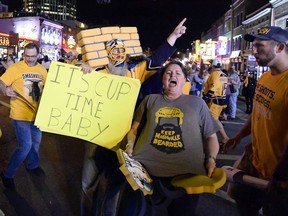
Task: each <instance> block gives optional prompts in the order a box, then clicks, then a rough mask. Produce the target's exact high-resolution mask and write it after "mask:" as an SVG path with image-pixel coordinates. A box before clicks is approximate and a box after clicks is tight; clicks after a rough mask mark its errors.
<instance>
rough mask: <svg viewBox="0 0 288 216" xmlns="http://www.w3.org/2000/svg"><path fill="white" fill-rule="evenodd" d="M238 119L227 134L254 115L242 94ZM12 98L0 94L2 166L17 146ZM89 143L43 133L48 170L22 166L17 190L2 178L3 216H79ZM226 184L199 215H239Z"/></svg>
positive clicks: (228, 157)
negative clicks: (37, 171) (11, 117)
mask: <svg viewBox="0 0 288 216" xmlns="http://www.w3.org/2000/svg"><path fill="white" fill-rule="evenodd" d="M237 106H238V108H237V119H235V120H228V121H225V122H223V125H224V128H225V130H226V132H227V134H228V136H233V135H234V134H236V133H237V132H238V131H239V129H240V128H241V127H242V126H243V125H244V124H245V121H246V120H247V118H248V117H249V116H248V115H247V114H246V113H244V110H245V109H244V107H245V104H244V102H243V98H241V97H240V98H239V100H238V104H237ZM8 116H9V100H8V99H7V98H5V97H4V96H0V128H1V129H2V133H3V135H2V137H1V138H0V171H2V170H3V169H4V167H5V165H6V163H7V161H8V159H9V155H10V154H11V152H12V151H13V149H14V148H15V146H16V145H17V142H16V138H15V133H14V129H13V126H12V124H11V122H10V120H9V117H8ZM249 139H250V138H249V137H248V138H246V139H244V140H243V141H242V142H241V144H240V145H239V146H237V148H236V149H235V150H233V151H231V152H229V154H219V155H218V157H217V166H218V167H221V166H223V165H233V163H234V162H235V161H236V160H237V159H238V158H239V157H240V155H241V154H242V152H243V149H244V145H245V143H248V142H249ZM85 143H86V142H85V141H83V140H79V139H76V138H71V137H66V136H61V135H57V134H51V133H45V132H43V138H42V144H41V148H40V165H41V167H42V168H43V170H44V172H45V175H43V176H35V175H33V174H31V173H29V172H27V170H26V169H25V166H24V165H22V166H21V167H20V168H19V170H18V171H17V174H16V176H15V185H16V190H15V191H9V190H6V189H5V188H4V186H3V184H2V182H1V181H0V190H1V191H2V193H1V192H0V209H1V210H2V212H1V211H0V216H2V215H8V216H17V215H19V216H26V215H27V216H38V215H39V216H58V215H59V216H66V215H67V216H70V215H71V216H74V215H75V216H76V215H77V216H78V215H80V190H81V171H82V164H83V155H84V144H85ZM226 190H227V183H226V184H225V185H224V186H223V187H222V188H220V189H219V190H218V191H217V192H216V193H215V194H208V193H207V194H203V195H202V196H201V197H200V200H199V205H198V207H197V213H196V216H208V215H209V216H210V215H213V216H226V215H227V216H238V215H239V213H238V211H237V208H236V204H235V202H234V200H232V199H231V198H229V197H228V196H227V194H226Z"/></svg>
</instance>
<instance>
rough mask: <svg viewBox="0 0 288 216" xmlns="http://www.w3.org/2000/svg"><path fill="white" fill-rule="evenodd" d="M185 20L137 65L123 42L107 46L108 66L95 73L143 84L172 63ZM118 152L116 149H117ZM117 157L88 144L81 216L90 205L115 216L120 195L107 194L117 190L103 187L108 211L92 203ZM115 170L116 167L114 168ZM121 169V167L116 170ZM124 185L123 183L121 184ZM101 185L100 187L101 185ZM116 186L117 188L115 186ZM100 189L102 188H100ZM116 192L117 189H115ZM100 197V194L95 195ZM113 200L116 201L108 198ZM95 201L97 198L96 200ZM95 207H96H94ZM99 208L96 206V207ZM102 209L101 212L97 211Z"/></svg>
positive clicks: (89, 209) (111, 152) (98, 204)
mask: <svg viewBox="0 0 288 216" xmlns="http://www.w3.org/2000/svg"><path fill="white" fill-rule="evenodd" d="M185 21H186V18H184V19H183V20H182V21H181V22H180V23H179V24H178V25H177V27H176V28H175V29H174V31H173V32H172V33H171V34H170V35H169V36H168V38H167V40H166V41H165V42H164V43H163V44H162V45H161V46H160V47H159V48H158V49H157V50H156V51H155V52H154V53H153V55H152V56H151V57H149V58H148V59H145V60H142V61H139V62H138V63H135V62H132V63H131V62H130V61H129V58H127V56H126V53H125V45H124V43H123V41H121V40H118V39H113V40H111V41H108V42H107V43H106V50H107V53H108V59H109V64H108V65H106V66H103V67H98V68H96V69H95V70H96V71H97V72H101V73H108V74H114V75H118V76H126V77H131V78H135V79H139V80H140V82H141V83H143V82H144V81H145V80H147V79H148V78H149V77H150V76H151V75H153V74H154V73H155V72H156V70H157V69H159V68H161V66H162V65H163V64H164V63H165V61H166V60H168V59H169V57H170V56H172V54H173V53H174V52H175V51H176V49H175V47H174V44H175V42H176V40H177V39H178V38H179V37H181V36H182V35H183V34H185V31H186V27H185V26H184V22H185ZM81 67H82V70H83V72H84V73H91V72H92V71H93V69H92V68H91V67H89V66H88V65H86V64H82V65H81ZM114 150H117V149H114ZM117 162H118V160H117V156H116V153H115V152H114V151H111V150H108V149H105V148H103V147H100V146H97V145H94V144H90V143H87V145H86V146H85V156H84V165H83V173H82V194H81V214H82V215H89V214H91V209H92V207H91V205H93V213H92V214H95V215H96V214H97V212H101V213H104V212H105V211H109V212H113V214H112V215H114V214H116V205H117V201H116V200H117V197H118V195H119V194H116V195H113V193H114V192H112V193H110V192H108V191H107V190H110V191H111V190H114V189H113V188H112V187H109V186H107V187H106V186H104V188H102V189H103V190H104V191H106V192H105V193H106V194H107V195H104V196H105V197H104V198H103V199H100V200H101V202H102V200H104V201H103V203H105V200H113V201H111V203H110V204H107V205H104V206H108V207H107V208H106V209H105V207H104V209H99V208H100V207H99V206H103V205H102V204H101V203H96V204H95V202H97V201H96V200H97V198H94V199H93V200H92V196H93V194H94V190H95V185H96V184H97V182H98V180H99V175H100V174H101V173H103V171H104V170H105V169H106V171H105V172H113V171H108V170H111V169H112V170H113V169H114V168H111V167H110V168H107V167H108V166H110V165H111V164H113V163H114V166H115V165H117ZM112 166H113V165H112ZM115 169H118V167H115ZM119 181H121V180H119ZM98 185H99V184H98ZM113 185H116V184H113ZM98 188H99V187H98ZM115 190H116V191H118V188H117V186H116V189H115ZM115 190H114V191H115ZM96 195H98V194H96ZM110 195H111V196H112V197H113V198H111V197H109V196H110ZM94 197H95V196H94ZM93 202H94V203H93ZM92 203H93V204H92ZM95 205H96V206H95ZM98 207H99V208H98Z"/></svg>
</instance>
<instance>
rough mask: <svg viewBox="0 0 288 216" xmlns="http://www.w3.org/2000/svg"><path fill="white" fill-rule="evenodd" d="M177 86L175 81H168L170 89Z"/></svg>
mask: <svg viewBox="0 0 288 216" xmlns="http://www.w3.org/2000/svg"><path fill="white" fill-rule="evenodd" d="M176 85H177V82H176V81H175V80H170V81H169V86H170V87H174V86H176Z"/></svg>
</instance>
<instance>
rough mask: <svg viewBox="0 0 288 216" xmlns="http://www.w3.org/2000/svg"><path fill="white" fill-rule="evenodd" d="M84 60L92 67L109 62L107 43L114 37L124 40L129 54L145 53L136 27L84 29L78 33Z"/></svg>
mask: <svg viewBox="0 0 288 216" xmlns="http://www.w3.org/2000/svg"><path fill="white" fill-rule="evenodd" d="M77 38H78V44H79V46H80V47H81V53H82V55H83V61H84V62H85V63H86V64H88V65H89V66H90V67H92V68H96V67H99V66H104V65H107V64H108V63H109V60H108V53H107V51H106V49H105V43H106V42H107V41H110V40H112V39H118V40H122V41H123V43H124V45H125V52H126V54H127V55H129V56H141V55H143V52H142V48H141V44H140V40H139V35H138V31H137V28H136V27H119V26H111V27H102V28H93V29H86V30H82V31H80V32H79V33H78V34H77Z"/></svg>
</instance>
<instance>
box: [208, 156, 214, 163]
mask: <svg viewBox="0 0 288 216" xmlns="http://www.w3.org/2000/svg"><path fill="white" fill-rule="evenodd" d="M210 158H211V159H213V160H214V162H215V163H216V157H213V156H212V155H209V156H208V157H206V160H208V159H210Z"/></svg>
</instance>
